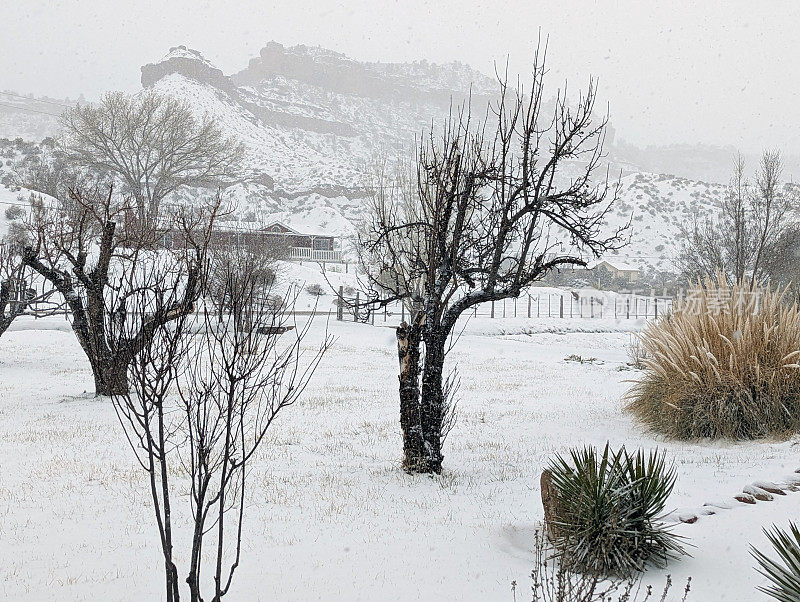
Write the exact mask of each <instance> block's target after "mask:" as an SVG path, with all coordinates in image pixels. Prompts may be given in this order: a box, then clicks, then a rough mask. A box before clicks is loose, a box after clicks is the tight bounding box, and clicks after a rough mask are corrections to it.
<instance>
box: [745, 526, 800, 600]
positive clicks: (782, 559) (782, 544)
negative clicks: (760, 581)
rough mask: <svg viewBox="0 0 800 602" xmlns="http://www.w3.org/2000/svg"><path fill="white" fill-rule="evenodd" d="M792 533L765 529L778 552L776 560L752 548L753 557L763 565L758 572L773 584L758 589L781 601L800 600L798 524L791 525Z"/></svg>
mask: <svg viewBox="0 0 800 602" xmlns="http://www.w3.org/2000/svg"><path fill="white" fill-rule="evenodd" d="M789 530H790V531H791V533H787V532H786V531H782V530H781V529H779V528H778V527H774V529H773V531H772V532H770V531H767V530H766V529H764V533H765V535H766V536H767V539H769V542H770V543H771V544H772V547H773V549H774V550H775V552H777V554H778V557H779V561H778V562H776V561H775V560H772V559H771V558H769V557H767V556H766V555H765V554H763V553H761V552H759V551H758V550H756V549H755V548H753V549H752V550H751V553H752V554H753V557H754V558H755V559H756V560H757V561H758V564H759V565H761V568H760V569H758V572H759V573H761V574H762V575H764V576H765V577H766V578H767V579H769V581H770V582H771V585H770V586H769V587H759V588H758V589H759V590H761V591H762V592H764V593H765V594H767V595H768V596H770V597H771V598H774V599H775V600H779V601H780V602H794V601H796V600H800V529H798V528H797V525H796V524H794V523H791V524H790V525H789Z"/></svg>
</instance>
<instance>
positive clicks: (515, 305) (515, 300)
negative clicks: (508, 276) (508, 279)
mask: <svg viewBox="0 0 800 602" xmlns="http://www.w3.org/2000/svg"><path fill="white" fill-rule="evenodd" d="M514 317H515V318H516V317H517V298H516V297H514Z"/></svg>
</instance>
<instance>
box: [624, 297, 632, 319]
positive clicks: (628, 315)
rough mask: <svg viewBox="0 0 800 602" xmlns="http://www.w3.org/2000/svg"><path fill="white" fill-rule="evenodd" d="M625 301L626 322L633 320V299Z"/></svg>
mask: <svg viewBox="0 0 800 602" xmlns="http://www.w3.org/2000/svg"><path fill="white" fill-rule="evenodd" d="M625 301H626V302H625V319H626V320H630V319H631V298H630V297H628V298H627V299H626V300H625Z"/></svg>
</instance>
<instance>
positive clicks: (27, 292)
mask: <svg viewBox="0 0 800 602" xmlns="http://www.w3.org/2000/svg"><path fill="white" fill-rule="evenodd" d="M32 285H33V275H32V274H31V270H30V269H29V268H28V267H27V266H26V265H25V263H24V262H23V261H22V252H21V249H19V248H18V245H16V244H14V243H13V242H10V241H9V242H0V336H2V335H3V333H4V332H5V331H6V330H8V327H9V326H11V323H12V322H13V321H14V320H15V319H16V318H18V317H19V316H21V315H22V314H24V313H25V312H26V311H28V310H29V309H30V308H32V307H35V306H36V305H38V304H39V303H41V302H42V301H45V300H46V299H47V298H48V297H49V296H50V294H51V293H50V292H47V293H44V292H43V293H37V291H36V289H35V288H33V287H32Z"/></svg>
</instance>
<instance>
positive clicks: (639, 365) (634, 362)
mask: <svg viewBox="0 0 800 602" xmlns="http://www.w3.org/2000/svg"><path fill="white" fill-rule="evenodd" d="M649 358H650V354H649V353H648V352H647V349H645V347H644V344H643V343H642V340H641V339H640V338H639V337H638V336H637V335H635V334H633V335H631V339H630V341H629V342H628V360H629V361H628V365H629V366H630V367H631V368H636V369H637V370H644V369H645V363H644V361H645V360H646V359H649Z"/></svg>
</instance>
